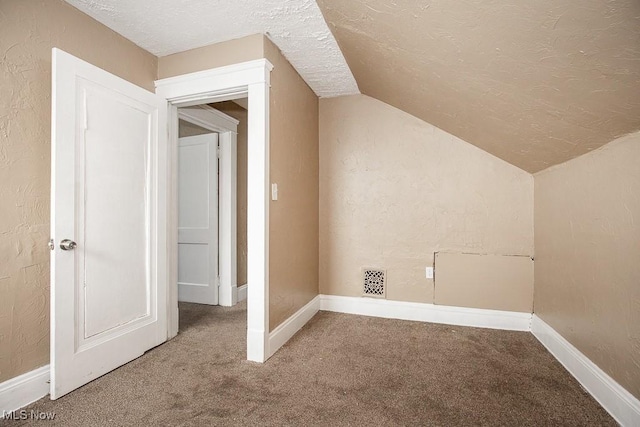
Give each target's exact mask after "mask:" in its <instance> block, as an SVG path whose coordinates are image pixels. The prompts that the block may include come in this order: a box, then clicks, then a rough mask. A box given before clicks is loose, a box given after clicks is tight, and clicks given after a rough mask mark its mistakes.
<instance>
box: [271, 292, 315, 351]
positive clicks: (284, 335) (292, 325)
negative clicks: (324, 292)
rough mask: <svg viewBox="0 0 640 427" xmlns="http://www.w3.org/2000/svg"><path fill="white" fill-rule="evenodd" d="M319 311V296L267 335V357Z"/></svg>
mask: <svg viewBox="0 0 640 427" xmlns="http://www.w3.org/2000/svg"><path fill="white" fill-rule="evenodd" d="M318 310H320V295H318V296H316V297H315V298H314V299H312V300H311V301H309V302H308V303H307V305H305V306H304V307H302V308H301V309H300V310H298V311H296V312H295V314H294V315H293V316H291V317H289V318H288V319H287V320H285V321H284V322H283V323H282V324H280V325H279V326H278V327H277V328H275V329H274V330H273V331H272V332H271V333H270V334H269V357H271V356H272V355H273V354H274V353H275V352H276V351H278V349H279V348H280V347H282V346H283V345H284V344H285V343H286V342H287V341H289V339H290V338H291V337H292V336H294V335H295V333H296V332H298V331H299V330H300V329H301V328H302V327H303V326H304V325H305V324H306V323H307V322H308V321H309V320H311V318H312V317H313V316H315V314H316V313H317V312H318Z"/></svg>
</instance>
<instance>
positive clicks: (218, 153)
mask: <svg viewBox="0 0 640 427" xmlns="http://www.w3.org/2000/svg"><path fill="white" fill-rule="evenodd" d="M216 156H218V158H220V146H219V145H218V146H217V147H216Z"/></svg>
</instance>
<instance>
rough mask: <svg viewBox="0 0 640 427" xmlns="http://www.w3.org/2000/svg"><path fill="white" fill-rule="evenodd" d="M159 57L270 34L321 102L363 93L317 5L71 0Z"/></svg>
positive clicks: (298, 1) (271, 0)
mask: <svg viewBox="0 0 640 427" xmlns="http://www.w3.org/2000/svg"><path fill="white" fill-rule="evenodd" d="M66 1H67V3H70V4H71V5H73V6H75V7H76V8H78V9H80V10H81V11H82V12H84V13H86V14H87V15H89V16H91V17H93V18H94V19H96V20H97V21H99V22H101V23H103V24H104V25H106V26H107V27H109V28H111V29H113V30H114V31H116V32H117V33H119V34H121V35H123V36H124V37H126V38H127V39H129V40H131V41H132V42H134V43H135V44H137V45H138V46H140V47H142V48H143V49H145V50H147V51H149V52H151V53H153V54H154V55H156V56H166V55H170V54H172V53H176V52H181V51H184V50H189V49H193V48H196V47H201V46H205V45H209V44H213V43H218V42H222V41H227V40H231V39H235V38H240V37H243V36H248V35H251V34H257V33H261V34H268V36H269V38H270V39H271V40H272V41H273V42H274V43H275V44H276V45H277V46H278V48H280V50H281V51H282V53H283V54H284V56H285V57H286V58H287V59H288V60H289V62H290V63H291V64H292V65H293V66H294V67H295V68H296V70H298V73H299V74H300V75H301V76H302V78H303V79H304V80H305V81H306V82H307V84H308V85H309V87H311V89H313V91H314V92H315V93H316V94H317V95H318V96H320V97H331V96H339V95H349V94H354V93H359V91H358V86H357V85H356V82H355V80H354V78H353V75H352V74H351V71H350V70H349V67H348V66H347V64H346V62H345V60H344V57H343V56H342V53H341V52H340V49H339V48H338V45H337V43H336V41H335V39H334V37H333V35H332V34H331V31H330V30H329V28H328V27H327V24H326V23H325V21H324V19H323V17H322V13H321V12H320V9H319V8H318V5H317V4H316V2H315V1H313V0H261V1H251V0H155V1H153V2H151V1H132V0H66Z"/></svg>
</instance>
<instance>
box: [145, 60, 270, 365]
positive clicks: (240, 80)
mask: <svg viewBox="0 0 640 427" xmlns="http://www.w3.org/2000/svg"><path fill="white" fill-rule="evenodd" d="M272 69H273V65H272V64H271V63H270V62H269V61H267V60H266V59H259V60H255V61H248V62H245V63H241V64H235V65H230V66H227V67H220V68H216V69H212V70H207V71H202V72H198V73H190V74H185V75H182V76H178V77H172V78H169V79H163V80H157V81H156V82H155V83H156V93H157V94H158V95H160V96H163V97H164V98H166V99H167V101H168V102H169V123H168V128H169V150H168V151H169V152H168V156H169V162H168V163H169V167H168V170H167V177H168V179H169V188H170V190H169V192H168V194H167V195H166V196H167V197H168V198H169V213H168V214H169V218H170V221H169V225H168V235H169V239H168V242H167V245H166V247H167V251H168V257H169V263H168V265H167V269H168V272H167V275H168V277H169V278H170V280H171V282H170V284H169V286H168V302H167V303H168V310H169V314H168V317H169V319H168V321H169V323H168V326H167V335H168V337H169V338H172V337H174V336H175V335H176V334H177V332H178V310H177V306H178V298H177V287H176V286H175V285H174V284H175V283H177V278H178V254H177V253H178V251H177V227H178V221H177V212H178V209H177V199H178V197H177V194H178V193H177V185H176V184H177V152H178V150H177V141H178V107H188V106H193V105H198V104H205V103H211V102H217V101H223V100H228V99H236V98H240V97H243V96H245V97H248V103H249V118H248V120H247V128H248V130H247V132H248V135H247V136H248V141H247V144H248V150H249V151H248V153H249V154H248V159H247V165H248V176H247V211H248V215H247V274H248V278H247V280H248V281H249V282H250V283H251V287H250V288H248V289H247V360H251V361H254V362H264V361H265V360H266V359H267V356H268V346H269V197H268V187H269V84H270V73H271V70H272Z"/></svg>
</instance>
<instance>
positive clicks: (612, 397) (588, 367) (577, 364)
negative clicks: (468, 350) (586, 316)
mask: <svg viewBox="0 0 640 427" xmlns="http://www.w3.org/2000/svg"><path fill="white" fill-rule="evenodd" d="M531 333H533V335H534V336H535V337H536V338H537V339H538V340H539V341H540V342H541V343H542V345H544V346H545V347H546V348H547V350H549V352H550V353H551V354H553V356H554V357H555V358H556V359H558V361H559V362H560V363H561V364H562V365H563V366H564V367H565V368H566V369H567V371H569V372H570V373H571V375H573V376H574V377H575V378H576V379H577V380H578V382H579V383H580V384H582V386H583V387H584V388H585V389H586V390H587V391H588V392H589V393H590V394H591V396H593V398H594V399H596V400H597V401H598V402H599V403H600V405H602V407H603V408H604V409H606V410H607V412H609V414H611V416H612V417H613V418H614V419H615V420H616V421H617V422H618V423H619V424H620V425H622V426H640V401H639V400H638V399H636V398H635V397H634V396H633V395H632V394H631V393H629V392H628V391H627V390H625V389H624V388H623V387H622V386H621V385H620V384H618V383H617V382H616V381H615V380H614V379H613V378H611V377H610V376H609V375H607V374H606V373H605V372H604V371H603V370H602V369H600V368H599V367H598V366H596V364H595V363H593V362H592V361H591V360H589V359H588V358H587V356H585V355H584V354H582V353H581V352H580V350H578V349H577V348H575V347H574V346H573V345H572V344H571V343H569V341H567V340H566V339H564V338H563V337H562V335H560V334H559V333H558V332H556V331H555V329H553V328H552V327H551V326H549V325H548V324H546V323H545V322H544V321H543V320H542V319H540V318H539V317H538V316H536V315H534V316H533V320H532V322H531Z"/></svg>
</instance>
